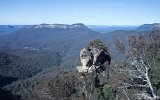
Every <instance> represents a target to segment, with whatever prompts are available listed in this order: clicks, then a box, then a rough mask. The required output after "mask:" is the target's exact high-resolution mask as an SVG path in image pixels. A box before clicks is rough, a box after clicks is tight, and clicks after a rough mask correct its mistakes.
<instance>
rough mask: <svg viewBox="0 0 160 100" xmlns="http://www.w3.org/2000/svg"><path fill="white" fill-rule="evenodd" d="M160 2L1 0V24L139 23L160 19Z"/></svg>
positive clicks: (141, 0)
mask: <svg viewBox="0 0 160 100" xmlns="http://www.w3.org/2000/svg"><path fill="white" fill-rule="evenodd" d="M159 4H160V1H159V0H97V1H96V0H94V1H93V0H61V1H60V0H41V1H40V0H1V1H0V12H1V16H0V24H1V25H34V24H41V23H49V24H51V23H53V24H54V23H62V24H73V23H77V22H78V23H84V24H85V25H132V26H135V25H141V24H146V23H157V22H160V13H159V9H160V6H159Z"/></svg>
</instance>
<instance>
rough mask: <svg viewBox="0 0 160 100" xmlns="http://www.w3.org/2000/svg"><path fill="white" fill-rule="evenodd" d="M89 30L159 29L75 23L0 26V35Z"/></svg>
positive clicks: (153, 25) (104, 31)
mask: <svg viewBox="0 0 160 100" xmlns="http://www.w3.org/2000/svg"><path fill="white" fill-rule="evenodd" d="M78 27H79V28H87V27H88V28H90V29H92V30H93V31H97V32H100V33H107V32H113V31H116V30H128V31H130V30H136V31H146V30H152V29H154V28H159V27H160V23H153V24H143V25H140V26H107V25H88V26H85V25H84V24H82V23H76V24H72V25H67V24H45V23H43V24H39V25H0V35H6V34H10V33H13V32H15V31H17V30H20V29H31V28H32V29H33V28H34V29H37V28H51V29H57V28H59V29H69V28H70V29H71V28H72V29H73V28H78Z"/></svg>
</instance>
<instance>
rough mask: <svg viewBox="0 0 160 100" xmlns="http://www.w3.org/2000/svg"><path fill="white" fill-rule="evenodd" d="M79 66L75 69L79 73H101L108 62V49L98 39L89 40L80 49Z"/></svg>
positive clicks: (109, 59) (109, 58)
mask: <svg viewBox="0 0 160 100" xmlns="http://www.w3.org/2000/svg"><path fill="white" fill-rule="evenodd" d="M80 61H81V66H78V67H77V69H78V71H79V72H81V73H92V72H94V71H95V72H96V73H101V72H103V71H105V70H106V69H107V68H106V67H107V66H108V65H109V64H110V61H111V57H110V55H109V53H108V49H107V47H106V46H105V44H103V42H101V41H100V40H98V39H97V40H94V41H92V42H90V43H89V44H88V45H87V46H86V47H84V48H82V49H81V51H80Z"/></svg>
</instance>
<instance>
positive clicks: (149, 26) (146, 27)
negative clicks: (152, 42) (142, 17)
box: [136, 23, 160, 31]
mask: <svg viewBox="0 0 160 100" xmlns="http://www.w3.org/2000/svg"><path fill="white" fill-rule="evenodd" d="M152 29H160V23H153V24H143V25H141V26H139V27H137V28H136V30H137V31H148V30H152Z"/></svg>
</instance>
